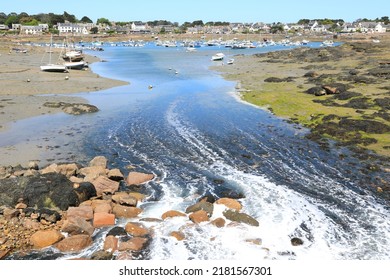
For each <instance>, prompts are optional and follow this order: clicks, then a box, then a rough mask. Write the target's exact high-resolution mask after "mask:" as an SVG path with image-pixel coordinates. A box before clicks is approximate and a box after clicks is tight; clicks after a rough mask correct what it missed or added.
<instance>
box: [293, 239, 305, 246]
mask: <svg viewBox="0 0 390 280" xmlns="http://www.w3.org/2000/svg"><path fill="white" fill-rule="evenodd" d="M291 245H293V246H301V245H303V241H302V239H300V238H298V237H294V238H292V239H291Z"/></svg>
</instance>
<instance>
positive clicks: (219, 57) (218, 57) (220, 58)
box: [211, 53, 225, 61]
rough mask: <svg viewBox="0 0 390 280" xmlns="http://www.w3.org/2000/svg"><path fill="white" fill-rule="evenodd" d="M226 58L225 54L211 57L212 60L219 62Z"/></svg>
mask: <svg viewBox="0 0 390 280" xmlns="http://www.w3.org/2000/svg"><path fill="white" fill-rule="evenodd" d="M224 58H225V55H224V54H223V53H217V54H215V55H213V56H212V57H211V60H213V61H218V60H223V59H224Z"/></svg>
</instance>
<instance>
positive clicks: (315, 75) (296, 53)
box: [217, 34, 390, 169]
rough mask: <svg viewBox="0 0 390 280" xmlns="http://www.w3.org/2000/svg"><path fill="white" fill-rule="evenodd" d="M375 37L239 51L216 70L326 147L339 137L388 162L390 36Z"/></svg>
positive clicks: (245, 95)
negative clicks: (231, 62) (246, 53)
mask: <svg viewBox="0 0 390 280" xmlns="http://www.w3.org/2000/svg"><path fill="white" fill-rule="evenodd" d="M372 36H373V35H362V36H361V38H352V39H351V38H348V37H341V38H339V39H338V40H339V41H340V42H343V43H342V45H340V46H337V47H326V48H319V49H310V48H298V49H293V50H287V51H281V52H271V53H266V54H256V55H251V56H240V57H236V59H235V63H234V65H224V66H218V68H217V70H218V71H221V72H222V73H223V75H224V76H225V77H226V78H227V79H230V80H234V81H237V93H238V94H239V95H240V97H241V98H242V99H243V100H245V101H247V102H249V103H251V104H255V105H257V106H259V107H262V108H265V109H268V110H270V111H272V112H273V113H274V114H275V115H277V116H280V117H283V118H286V119H288V120H289V121H292V122H296V123H299V124H302V125H304V126H305V127H308V128H310V131H311V133H310V134H309V135H308V137H311V138H312V139H314V140H316V141H319V142H321V143H322V144H323V145H324V146H325V145H327V144H326V143H327V139H332V140H336V141H337V143H338V145H345V146H349V147H351V148H353V149H355V150H356V151H358V153H362V151H368V152H371V151H374V152H375V154H376V155H378V156H379V157H384V158H382V162H383V163H386V161H387V160H386V159H388V157H390V115H389V109H390V96H389V94H390V51H389V50H390V49H389V42H390V36H389V35H386V34H385V35H382V36H381V37H380V40H379V43H378V41H376V40H373V37H372ZM387 162H388V161H387ZM385 166H387V164H385ZM373 168H376V167H373ZM385 169H388V167H387V168H386V167H385Z"/></svg>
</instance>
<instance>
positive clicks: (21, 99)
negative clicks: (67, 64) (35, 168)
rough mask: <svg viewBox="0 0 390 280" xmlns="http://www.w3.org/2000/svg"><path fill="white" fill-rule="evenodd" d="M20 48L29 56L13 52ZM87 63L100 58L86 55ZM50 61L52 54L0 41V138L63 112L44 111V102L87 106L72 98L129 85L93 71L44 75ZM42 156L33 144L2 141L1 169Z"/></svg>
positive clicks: (56, 109)
mask: <svg viewBox="0 0 390 280" xmlns="http://www.w3.org/2000/svg"><path fill="white" fill-rule="evenodd" d="M18 47H19V48H23V49H27V52H26V53H22V52H16V51H15V50H13V48H18ZM59 56H60V50H55V51H54V52H53V54H52V62H55V60H57V59H58V58H59ZM84 60H85V61H86V62H87V63H88V64H89V65H91V64H92V63H96V62H99V61H100V59H99V58H97V57H95V56H89V55H86V56H85V59H84ZM48 61H49V54H48V53H47V50H46V49H45V48H42V47H33V46H20V45H17V44H16V43H14V42H10V40H6V39H4V38H2V39H0V65H1V66H2V67H1V68H0V137H1V136H2V134H3V133H2V132H5V131H7V130H8V129H9V128H11V127H12V125H13V123H15V122H17V121H19V120H23V119H26V118H30V117H35V116H40V115H47V114H54V113H59V112H61V109H60V108H48V107H44V106H43V104H44V103H45V102H49V101H50V102H53V101H54V102H60V101H61V102H67V103H88V102H87V100H85V99H83V98H80V97H76V96H72V94H74V93H82V92H95V91H99V90H104V89H108V88H112V87H116V86H122V85H126V84H128V83H127V82H124V81H119V80H113V79H108V78H104V77H100V76H99V75H97V74H96V73H93V72H92V71H91V69H90V68H86V70H70V71H69V72H68V73H49V72H43V71H41V70H40V65H42V64H46V63H48ZM3 137H4V136H3ZM39 154H40V152H39V151H38V150H36V149H34V147H33V146H32V144H31V143H20V144H18V145H16V146H4V145H3V146H2V145H1V141H0V159H1V160H0V165H15V164H18V163H20V164H22V165H25V164H27V163H28V160H32V159H37V158H39Z"/></svg>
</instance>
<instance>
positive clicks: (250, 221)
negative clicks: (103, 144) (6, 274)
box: [0, 156, 261, 259]
mask: <svg viewBox="0 0 390 280" xmlns="http://www.w3.org/2000/svg"><path fill="white" fill-rule="evenodd" d="M155 179H156V176H155V175H154V174H148V173H143V172H135V171H130V172H129V173H128V174H127V176H124V175H123V173H122V172H121V170H119V169H108V168H107V159H106V158H105V157H102V156H98V157H95V158H94V159H93V160H91V161H90V163H89V165H88V166H85V167H83V166H80V165H79V164H76V163H71V164H55V163H54V164H51V165H49V166H47V167H45V168H43V169H39V167H38V165H37V163H36V162H30V164H29V167H28V168H27V169H26V168H22V167H21V166H17V167H0V205H2V206H1V207H0V259H4V258H12V256H13V255H15V254H17V255H19V258H20V255H21V256H23V254H29V253H31V252H33V251H36V250H38V252H39V250H44V249H47V248H54V249H55V250H58V252H59V253H60V254H72V253H77V252H80V251H82V250H84V249H86V248H88V247H90V246H92V245H93V243H94V242H96V240H94V238H95V237H94V233H95V232H96V230H97V229H101V228H108V229H110V230H109V231H108V233H107V234H106V236H102V237H101V238H104V242H103V244H104V245H103V248H102V249H101V250H98V251H95V252H94V253H91V254H92V255H91V256H88V257H86V258H88V259H132V258H133V257H134V255H137V254H138V255H142V252H144V251H145V250H147V249H148V245H149V244H150V243H151V241H152V240H153V227H147V226H146V224H148V222H158V223H163V222H164V221H165V220H167V219H173V218H175V217H182V218H184V219H186V218H187V219H188V223H190V224H192V225H196V226H202V224H205V223H206V224H212V225H214V226H215V227H225V225H226V224H227V223H230V224H233V225H234V224H240V223H244V224H247V225H250V226H255V227H257V226H259V222H258V221H257V220H256V219H254V218H253V217H251V216H249V215H247V214H245V213H243V211H242V205H241V203H240V202H239V201H238V200H236V199H232V198H228V197H224V198H219V199H214V198H212V199H211V198H209V197H204V198H202V199H200V200H199V201H198V202H197V203H195V204H194V205H191V206H189V207H188V208H187V209H186V210H185V211H183V212H181V211H177V210H174V209H172V210H170V211H167V212H165V213H161V216H160V217H158V218H157V219H156V218H140V217H139V215H140V214H141V213H142V212H143V211H144V209H143V208H142V207H143V205H142V202H145V201H146V200H147V199H148V197H147V195H146V194H144V193H140V192H135V191H130V190H129V188H122V186H140V185H142V184H145V183H147V182H149V181H151V180H155ZM216 205H223V206H224V207H225V211H224V212H223V217H218V218H216V219H214V220H211V219H210V217H212V215H213V211H214V207H215V206H216ZM119 220H121V221H123V220H125V221H126V222H125V225H124V226H123V225H122V226H120V225H118V221H119ZM169 237H171V238H175V239H177V240H178V241H182V240H185V239H186V238H187V236H186V235H185V233H184V232H183V231H182V230H181V229H178V230H176V231H172V232H171V233H170V234H169ZM188 238H190V237H188ZM253 243H255V244H258V245H261V239H258V240H256V242H254V241H253Z"/></svg>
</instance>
